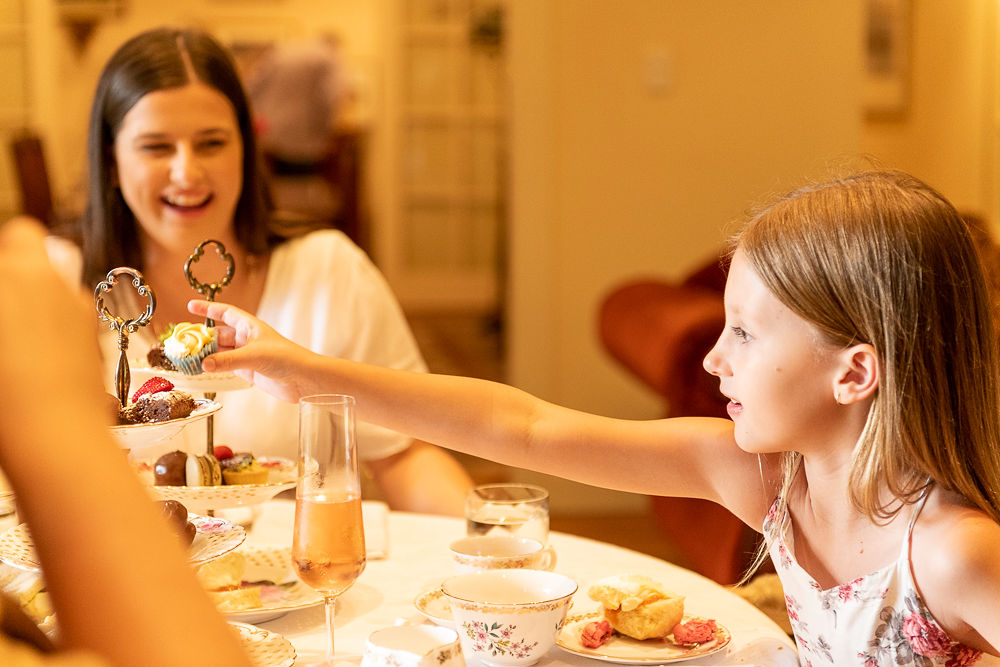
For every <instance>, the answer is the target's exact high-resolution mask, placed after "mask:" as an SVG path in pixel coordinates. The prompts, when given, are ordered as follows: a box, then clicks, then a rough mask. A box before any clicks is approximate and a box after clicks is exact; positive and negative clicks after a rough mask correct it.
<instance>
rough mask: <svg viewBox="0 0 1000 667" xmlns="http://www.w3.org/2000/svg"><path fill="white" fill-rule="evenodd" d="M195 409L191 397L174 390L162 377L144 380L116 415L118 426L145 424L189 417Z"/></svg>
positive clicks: (170, 383)
mask: <svg viewBox="0 0 1000 667" xmlns="http://www.w3.org/2000/svg"><path fill="white" fill-rule="evenodd" d="M194 408H195V402H194V399H193V398H191V395H190V394H188V393H185V392H183V391H180V390H179V389H175V388H174V384H173V383H172V382H170V381H169V380H166V379H164V378H162V377H159V376H157V377H152V378H150V379H148V380H146V382H145V383H143V385H142V386H141V387H139V389H137V390H136V392H135V393H134V394H132V398H131V399H130V400H129V402H128V404H126V405H124V406H122V408H121V411H120V413H119V415H118V417H119V418H118V421H119V423H120V424H147V423H151V422H162V421H167V420H169V419H181V418H183V417H187V416H189V415H190V414H191V413H192V412H193V411H194Z"/></svg>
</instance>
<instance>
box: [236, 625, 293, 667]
mask: <svg viewBox="0 0 1000 667" xmlns="http://www.w3.org/2000/svg"><path fill="white" fill-rule="evenodd" d="M229 625H230V626H232V627H233V628H234V629H235V630H236V632H238V633H239V635H240V642H241V643H242V644H243V649H244V650H245V651H246V652H247V655H248V656H250V662H252V663H253V664H254V665H255V667H291V665H292V664H294V662H295V658H296V654H295V647H294V646H292V643H291V642H290V641H288V640H287V639H285V638H284V637H282V636H281V635H279V634H278V633H277V632H271V631H270V630H265V629H264V628H258V627H256V626H253V625H247V624H246V623H233V622H230V623H229Z"/></svg>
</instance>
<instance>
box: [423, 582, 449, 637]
mask: <svg viewBox="0 0 1000 667" xmlns="http://www.w3.org/2000/svg"><path fill="white" fill-rule="evenodd" d="M413 606H414V607H416V608H417V611H419V612H420V613H421V614H423V615H424V617H425V618H427V620H429V621H431V622H433V623H436V624H438V625H441V626H444V627H446V628H451V629H455V618H454V617H453V616H452V615H451V606H450V605H449V604H448V600H447V598H445V596H444V593H442V592H441V589H440V588H435V589H434V590H430V591H427V592H425V593H421V594H420V595H418V596H417V597H416V598H415V599H414V600H413Z"/></svg>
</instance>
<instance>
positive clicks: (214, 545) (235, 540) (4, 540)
mask: <svg viewBox="0 0 1000 667" xmlns="http://www.w3.org/2000/svg"><path fill="white" fill-rule="evenodd" d="M188 520H189V521H191V523H193V524H194V525H195V527H196V528H197V529H198V532H197V533H196V534H195V537H194V541H193V542H192V543H191V546H190V547H189V549H188V554H189V562H190V563H191V564H192V565H197V564H199V563H204V562H207V561H210V560H212V559H213V558H218V557H219V556H222V555H223V554H226V553H228V552H230V551H232V550H233V549H235V548H236V547H238V546H240V545H241V544H243V541H244V540H245V539H246V538H247V534H246V531H245V530H243V528H242V527H241V526H237V525H235V524H233V523H231V522H230V521H227V520H226V519H222V518H218V517H207V516H200V515H198V514H189V515H188ZM0 561H3V562H4V563H7V564H8V565H11V566H13V567H17V568H20V569H22V570H29V571H39V570H41V568H42V564H41V563H40V562H39V561H38V554H37V553H36V552H35V543H34V541H33V540H32V539H31V533H30V532H29V531H28V525H27V524H24V523H22V524H19V525H17V526H14V527H13V528H10V529H8V530H7V531H6V532H5V533H3V534H2V535H0Z"/></svg>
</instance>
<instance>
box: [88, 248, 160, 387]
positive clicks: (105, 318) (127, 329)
mask: <svg viewBox="0 0 1000 667" xmlns="http://www.w3.org/2000/svg"><path fill="white" fill-rule="evenodd" d="M123 275H125V276H131V278H132V286H133V287H135V289H136V291H137V292H138V293H139V296H140V297H145V298H146V300H147V304H146V310H145V311H143V313H142V314H141V315H140V316H139V317H136V318H131V319H126V318H124V317H122V316H120V315H115V314H113V313H112V312H111V311H110V310H108V307H107V306H105V305H104V295H105V294H107V293H108V292H110V291H111V290H112V288H113V287H114V286H115V285H117V284H118V278H119V276H123ZM94 301H95V303H96V305H97V316H98V317H99V318H100V319H101V321H102V322H107V323H108V325H109V326H110V327H111V330H112V331H117V332H118V365H117V366H116V367H115V393H116V394H117V396H118V402H119V403H121V405H122V406H124V405H125V404H126V403H127V402H128V390H129V385H130V384H131V381H132V378H131V373H130V372H129V367H128V357H127V355H126V354H125V352H126V350H128V336H129V334H133V333H135V332H136V331H138V330H139V327H144V326H146V325H147V324H149V321H150V320H151V319H153V312H154V311H155V310H156V294H155V293H154V292H153V288H152V287H150V286H149V285H147V284H146V280H145V278H143V277H142V274H141V273H140V272H139V271H137V270H135V269H133V268H130V267H127V266H121V267H118V268H117V269H111V270H110V271H108V275H107V277H106V278H105V279H104V280H102V281H101V282H99V283H97V287H95V288H94Z"/></svg>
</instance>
